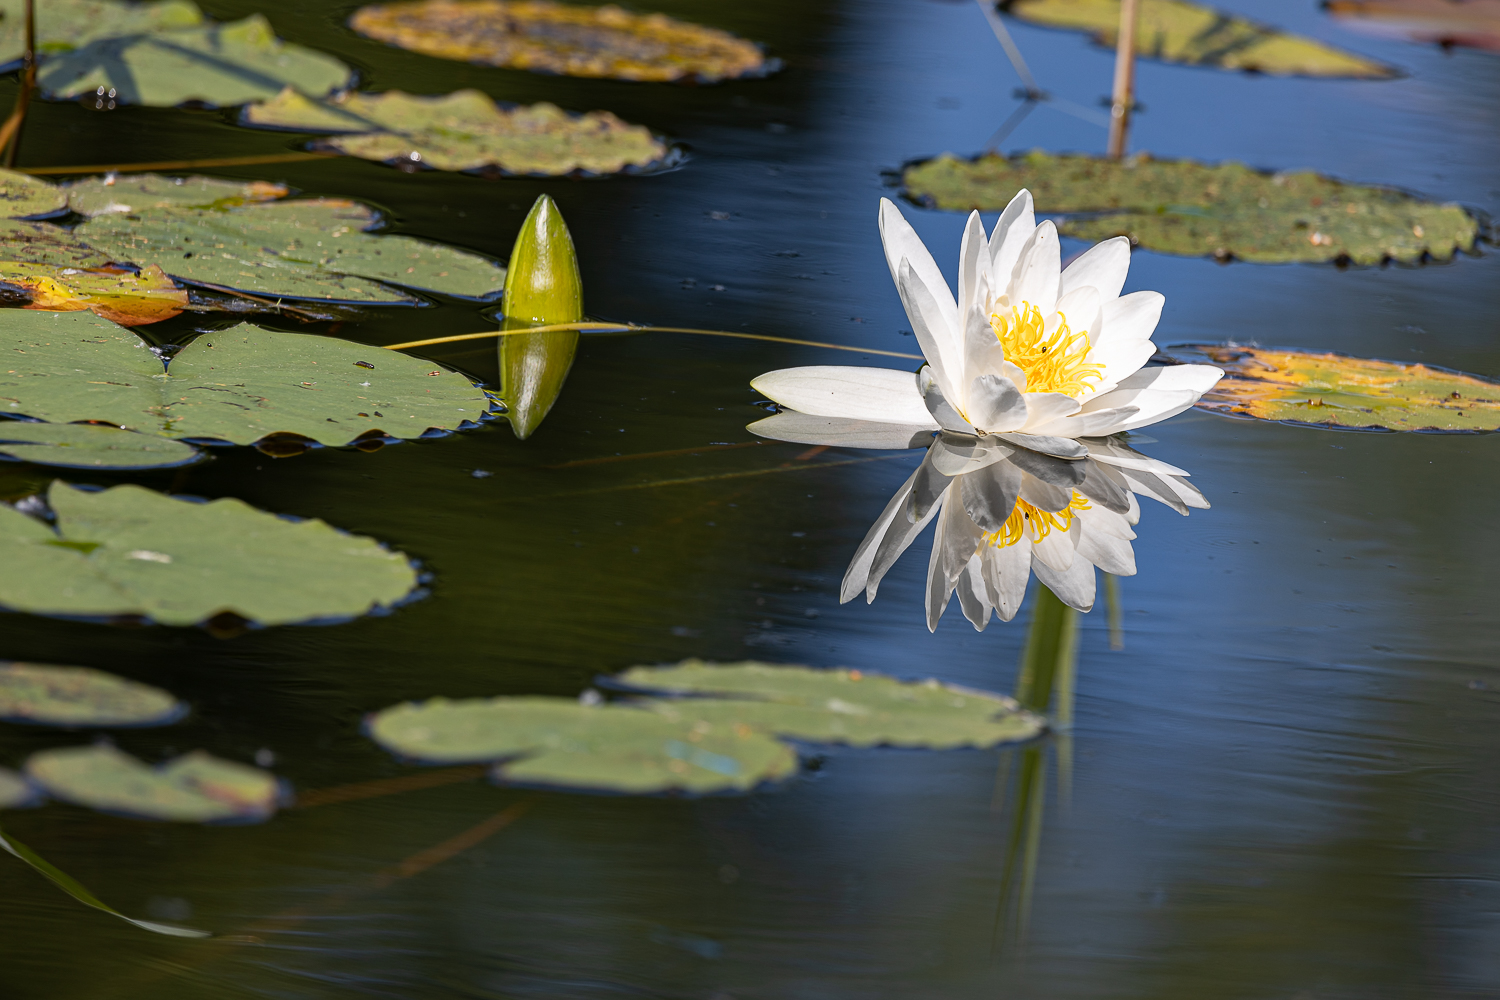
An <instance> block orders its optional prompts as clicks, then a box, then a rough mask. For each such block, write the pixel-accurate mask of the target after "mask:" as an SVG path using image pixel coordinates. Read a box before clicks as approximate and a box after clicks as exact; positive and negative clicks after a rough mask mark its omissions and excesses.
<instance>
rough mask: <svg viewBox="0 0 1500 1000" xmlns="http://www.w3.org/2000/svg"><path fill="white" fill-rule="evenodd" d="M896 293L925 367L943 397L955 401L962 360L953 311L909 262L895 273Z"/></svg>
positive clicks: (945, 289)
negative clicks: (923, 280)
mask: <svg viewBox="0 0 1500 1000" xmlns="http://www.w3.org/2000/svg"><path fill="white" fill-rule="evenodd" d="M947 287H948V286H946V285H944V286H943V289H944V294H948V297H949V298H950V299H951V298H952V295H951V294H949V293H948V292H947ZM896 291H898V292H900V293H901V304H902V305H903V306H904V307H905V308H906V318H907V319H908V320H909V321H910V322H911V329H912V333H913V334H915V335H916V338H917V344H918V346H920V347H921V348H922V356H923V357H925V358H926V359H927V366H928V367H929V368H931V369H932V372H933V375H934V376H935V377H936V378H937V381H938V384H939V385H941V386H942V387H943V395H945V396H947V397H948V398H949V399H954V400H956V399H958V398H959V395H958V392H957V391H956V390H957V386H958V383H957V379H958V378H959V377H960V376H961V375H962V373H963V356H962V354H961V353H960V349H961V346H962V345H960V344H959V342H958V331H957V329H955V327H954V324H955V323H957V322H958V312H957V309H956V308H953V309H950V308H947V307H946V306H944V305H942V304H940V303H939V302H938V300H937V299H936V298H934V297H933V295H932V292H931V290H930V289H928V287H927V286H926V285H925V284H923V283H922V279H921V278H920V277H918V275H917V272H916V271H915V269H913V268H912V266H911V262H910V261H902V262H901V264H900V266H899V267H897V269H896Z"/></svg>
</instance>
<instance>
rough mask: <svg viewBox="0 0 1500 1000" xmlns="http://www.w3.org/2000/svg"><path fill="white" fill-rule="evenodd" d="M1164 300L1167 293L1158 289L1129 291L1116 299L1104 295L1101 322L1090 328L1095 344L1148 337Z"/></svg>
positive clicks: (1154, 328) (1159, 315)
mask: <svg viewBox="0 0 1500 1000" xmlns="http://www.w3.org/2000/svg"><path fill="white" fill-rule="evenodd" d="M1166 304H1167V300H1166V297H1165V296H1163V295H1162V294H1161V293H1160V292H1131V293H1130V294H1129V295H1122V296H1120V297H1119V298H1118V299H1105V300H1104V306H1103V311H1104V320H1103V326H1102V327H1101V328H1100V329H1098V330H1090V331H1089V332H1090V333H1091V334H1093V336H1092V338H1091V339H1092V340H1093V342H1094V346H1095V347H1098V346H1100V345H1101V344H1107V343H1109V342H1110V341H1112V340H1119V341H1126V340H1150V339H1151V334H1152V333H1154V332H1156V324H1157V323H1158V322H1160V320H1161V310H1162V306H1164V305H1166Z"/></svg>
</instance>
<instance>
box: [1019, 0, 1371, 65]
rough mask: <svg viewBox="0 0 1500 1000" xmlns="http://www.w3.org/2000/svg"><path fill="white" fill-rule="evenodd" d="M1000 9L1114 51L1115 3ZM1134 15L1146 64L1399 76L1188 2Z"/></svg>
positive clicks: (1167, 1)
mask: <svg viewBox="0 0 1500 1000" xmlns="http://www.w3.org/2000/svg"><path fill="white" fill-rule="evenodd" d="M1002 9H1003V10H1005V11H1006V12H1007V13H1009V14H1011V15H1012V16H1014V17H1017V18H1020V19H1021V20H1023V21H1029V22H1031V23H1032V24H1041V25H1045V26H1047V27H1049V28H1065V29H1070V30H1074V31H1086V32H1088V33H1089V34H1090V35H1091V36H1092V37H1093V39H1094V41H1095V42H1096V43H1098V44H1099V45H1102V46H1104V47H1106V48H1108V49H1109V50H1110V51H1114V48H1115V41H1116V38H1117V37H1118V33H1119V27H1120V0H1008V2H1006V3H1004V4H1002ZM1139 10H1140V12H1139V13H1138V14H1137V15H1136V16H1137V18H1138V21H1137V24H1136V43H1135V51H1136V54H1137V55H1139V56H1143V57H1145V58H1147V59H1160V60H1161V61H1162V62H1167V63H1177V64H1180V65H1186V66H1212V67H1215V68H1218V69H1230V70H1244V71H1246V72H1253V73H1264V74H1266V75H1267V76H1315V77H1355V78H1359V79H1366V80H1380V79H1387V78H1389V77H1393V76H1396V75H1397V72H1396V70H1395V69H1393V68H1392V67H1390V66H1386V65H1384V64H1383V63H1378V62H1375V61H1373V60H1370V59H1366V58H1364V57H1363V56H1358V55H1355V54H1354V53H1352V52H1345V51H1343V50H1342V49H1336V48H1334V47H1333V46H1331V45H1325V44H1323V43H1322V42H1319V41H1317V40H1315V39H1312V38H1304V37H1303V36H1301V35H1293V34H1289V33H1287V32H1285V31H1281V30H1280V29H1277V28H1271V27H1268V26H1266V25H1263V24H1257V23H1255V22H1254V21H1250V20H1247V19H1245V18H1242V17H1235V16H1233V15H1231V14H1226V13H1224V12H1223V11H1218V10H1214V9H1213V8H1211V7H1204V6H1201V5H1199V4H1195V3H1188V2H1186V0H1141V3H1140V8H1139Z"/></svg>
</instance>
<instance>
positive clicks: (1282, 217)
mask: <svg viewBox="0 0 1500 1000" xmlns="http://www.w3.org/2000/svg"><path fill="white" fill-rule="evenodd" d="M902 179H903V181H904V182H905V185H906V191H907V194H908V195H909V196H910V197H911V198H912V199H913V200H915V201H917V202H920V203H922V204H925V205H928V206H931V207H934V208H944V209H952V210H960V211H968V210H969V209H974V208H977V209H979V210H981V211H998V210H1000V209H1003V208H1004V207H1005V206H1006V205H1007V204H1008V203H1009V202H1010V199H1011V198H1012V197H1014V196H1015V193H1016V191H1018V190H1019V189H1021V188H1029V189H1030V190H1031V193H1032V196H1033V197H1034V198H1035V199H1036V209H1037V211H1038V212H1039V213H1046V214H1054V213H1055V214H1064V215H1072V216H1074V217H1070V218H1065V219H1063V220H1061V221H1060V222H1059V224H1058V227H1057V228H1058V232H1059V233H1062V234H1063V235H1065V236H1072V237H1075V238H1078V239H1084V240H1090V241H1099V240H1104V239H1108V238H1109V237H1111V236H1128V237H1130V239H1131V241H1132V242H1133V243H1135V244H1137V245H1139V246H1141V247H1144V248H1146V249H1148V250H1158V251H1161V252H1162V253H1172V254H1184V255H1188V256H1197V255H1210V256H1214V257H1216V258H1219V259H1220V260H1227V259H1230V258H1237V259H1240V260H1247V261H1254V262H1257V263H1287V262H1291V261H1334V260H1343V261H1348V262H1351V263H1355V264H1379V263H1381V262H1382V261H1386V260H1394V261H1402V262H1415V261H1419V260H1421V259H1422V258H1423V257H1424V256H1431V257H1432V258H1434V259H1437V260H1447V259H1449V258H1451V257H1452V256H1453V255H1454V254H1455V253H1456V252H1457V251H1459V250H1464V251H1469V250H1472V249H1473V248H1474V243H1475V240H1476V239H1477V238H1478V237H1479V223H1478V222H1477V221H1475V219H1474V218H1473V217H1471V216H1470V215H1469V214H1468V213H1467V212H1466V211H1464V209H1463V208H1462V207H1461V206H1459V205H1456V204H1451V203H1450V204H1438V203H1435V202H1430V201H1424V200H1422V199H1420V198H1415V197H1413V196H1411V195H1409V194H1405V193H1403V192H1400V191H1394V190H1391V189H1389V188H1379V187H1370V186H1365V185H1359V184H1345V183H1343V182H1341V181H1336V180H1334V179H1332V178H1329V177H1324V176H1322V175H1321V174H1315V173H1310V172H1297V173H1284V174H1269V173H1262V172H1261V171H1257V170H1251V169H1250V168H1249V167H1246V166H1244V165H1243V164H1239V163H1221V164H1204V163H1194V162H1192V161H1189V160H1153V159H1150V158H1149V157H1146V156H1139V157H1134V158H1131V159H1129V160H1124V161H1115V160H1107V159H1102V158H1095V157H1089V156H1058V155H1054V154H1051V153H1044V152H1041V151H1033V152H1031V153H1026V154H1021V155H1016V156H1012V157H1003V156H981V157H978V158H976V159H973V160H962V159H959V158H957V157H954V156H952V155H944V156H939V157H937V158H935V159H932V160H928V161H926V162H925V163H918V164H915V165H913V166H910V167H907V168H906V171H905V173H904V175H903V178H902Z"/></svg>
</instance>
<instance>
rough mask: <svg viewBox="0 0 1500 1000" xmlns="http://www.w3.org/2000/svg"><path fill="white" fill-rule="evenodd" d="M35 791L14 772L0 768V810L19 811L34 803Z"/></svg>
mask: <svg viewBox="0 0 1500 1000" xmlns="http://www.w3.org/2000/svg"><path fill="white" fill-rule="evenodd" d="M36 798H37V794H36V789H35V788H33V787H31V784H30V783H29V782H27V780H26V779H25V778H23V777H21V776H20V775H19V774H17V773H16V772H14V771H7V770H6V769H5V768H3V767H0V809H20V808H22V807H23V806H29V805H31V804H32V803H34V802H35V801H36Z"/></svg>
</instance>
